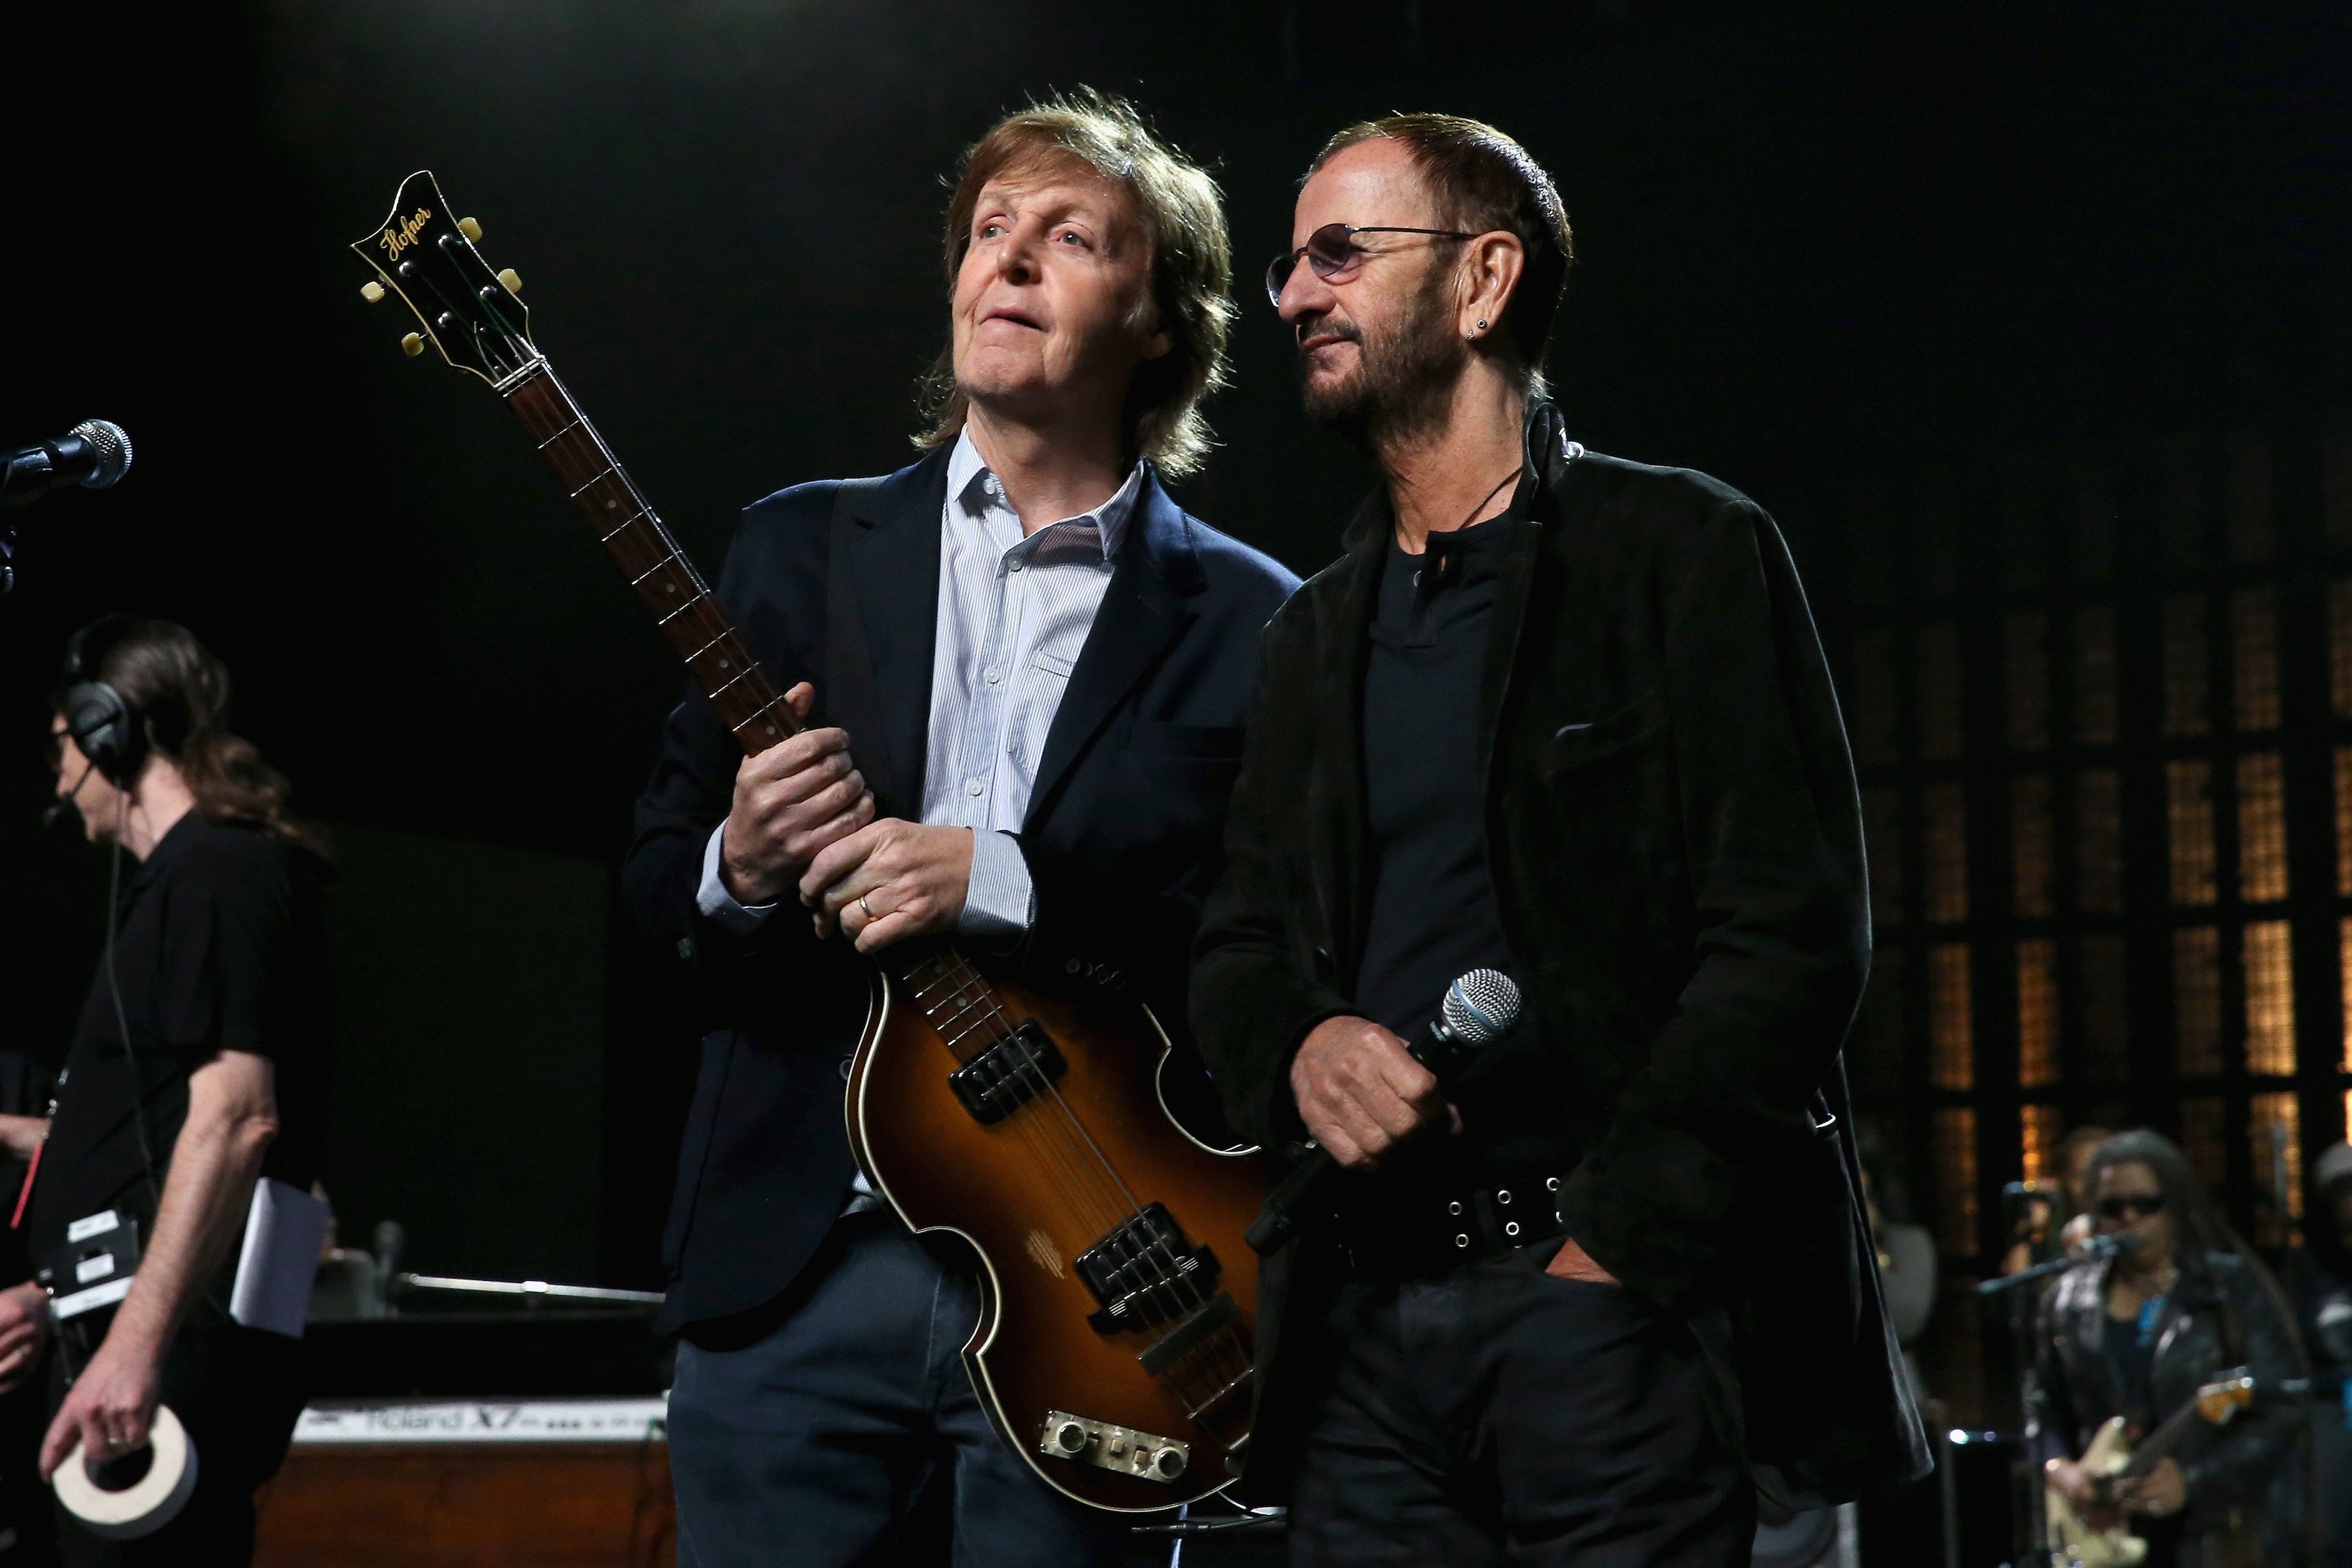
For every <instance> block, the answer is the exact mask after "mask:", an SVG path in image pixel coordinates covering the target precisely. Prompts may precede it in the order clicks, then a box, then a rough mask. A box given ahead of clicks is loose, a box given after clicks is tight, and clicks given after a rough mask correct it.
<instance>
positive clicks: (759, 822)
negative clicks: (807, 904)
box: [719, 681, 874, 907]
mask: <svg viewBox="0 0 2352 1568" xmlns="http://www.w3.org/2000/svg"><path fill="white" fill-rule="evenodd" d="M815 695H816V691H815V688H814V687H813V686H811V685H809V684H808V683H807V682H806V681H803V682H802V683H801V684H800V685H796V686H794V687H793V689H792V690H791V691H789V692H786V693H785V694H784V701H785V702H787V703H788V704H790V705H791V706H792V710H793V716H794V717H796V718H803V719H805V718H806V717H807V716H808V711H809V704H810V703H811V702H812V701H814V698H815ZM873 820H874V795H873V792H872V791H871V790H869V789H866V779H865V776H864V775H863V774H861V773H859V772H858V771H857V768H856V764H855V763H853V762H852V761H851V760H850V757H849V736H848V733H847V732H846V731H845V730H839V729H808V730H803V731H802V732H801V733H800V734H798V735H796V736H793V737H792V738H791V739H789V740H786V741H783V742H782V743H781V744H780V745H776V746H772V747H768V749H767V750H765V751H762V752H761V753H760V754H759V755H757V756H755V757H747V758H744V759H743V762H742V765H741V766H740V767H739V768H737V769H736V770H735V800H734V803H733V804H732V805H731V806H730V808H729V809H728V812H727V828H726V832H725V834H724V836H723V837H722V838H721V839H720V840H719V879H720V880H721V881H722V882H724V883H726V884H727V891H728V893H729V894H730V896H732V897H733V898H734V899H735V900H736V901H737V902H738V903H740V904H743V905H745V906H746V907H751V906H754V905H758V904H773V903H775V902H776V901H777V900H778V899H779V898H782V896H783V894H784V892H785V890H786V889H788V888H790V887H791V886H792V885H793V883H795V882H797V881H799V880H800V877H801V875H802V873H804V872H805V871H807V870H808V867H809V862H812V861H814V860H815V859H816V857H817V855H818V854H819V853H820V852H823V851H824V849H825V848H826V847H827V846H829V845H831V844H834V843H835V842H838V841H840V840H842V839H844V838H846V837H847V836H848V835H849V834H851V833H853V832H855V831H857V830H858V829H860V828H862V827H864V826H866V824H867V823H868V822H870V821H873Z"/></svg>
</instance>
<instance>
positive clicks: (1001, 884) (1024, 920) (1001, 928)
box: [956, 830, 1037, 939]
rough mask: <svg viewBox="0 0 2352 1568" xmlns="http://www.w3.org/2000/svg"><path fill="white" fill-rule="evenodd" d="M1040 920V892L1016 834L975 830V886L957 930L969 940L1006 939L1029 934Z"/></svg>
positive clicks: (966, 897)
mask: <svg viewBox="0 0 2352 1568" xmlns="http://www.w3.org/2000/svg"><path fill="white" fill-rule="evenodd" d="M1036 919H1037V888H1036V884H1035V883H1033V882H1031V881H1030V880H1029V862H1028V859H1027V857H1025V856H1024V855H1023V854H1022V852H1021V839H1020V836H1019V835H1018V834H1016V833H1006V832H987V831H980V830H974V831H973V832H972V835H971V885H970V886H969V887H968V888H967V889H966V891H965V893H964V895H963V913H962V914H961V915H958V916H957V917H956V929H957V930H958V931H959V932H961V933H962V934H963V935H964V936H983V937H996V938H999V939H1003V938H1005V937H1011V936H1023V935H1024V934H1026V933H1027V931H1028V929H1029V927H1030V926H1031V925H1034V924H1035V922H1036Z"/></svg>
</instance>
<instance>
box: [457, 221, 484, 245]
mask: <svg viewBox="0 0 2352 1568" xmlns="http://www.w3.org/2000/svg"><path fill="white" fill-rule="evenodd" d="M457 232H458V233H459V234H461V235H465V236H466V237H467V239H469V240H472V241H473V242H474V243H475V244H476V245H479V244H481V243H482V225H479V224H478V223H476V222H475V221H474V220H473V219H471V218H459V219H458V220H457Z"/></svg>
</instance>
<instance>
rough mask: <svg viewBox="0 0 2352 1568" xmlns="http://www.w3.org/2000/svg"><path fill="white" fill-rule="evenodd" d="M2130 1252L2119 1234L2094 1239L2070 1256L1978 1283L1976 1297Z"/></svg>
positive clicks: (2070, 1253) (2011, 1289) (1990, 1294)
mask: <svg viewBox="0 0 2352 1568" xmlns="http://www.w3.org/2000/svg"><path fill="white" fill-rule="evenodd" d="M2130 1250H2131V1248H2130V1246H2129V1244H2128V1243H2126V1241H2125V1240H2124V1238H2123V1234H2122V1233H2121V1232H2117V1233H2116V1234H2115V1235H2113V1236H2094V1237H2092V1238H2091V1239H2089V1240H2088V1241H2085V1242H2084V1243H2083V1244H2082V1245H2081V1246H2080V1247H2077V1248H2076V1249H2074V1250H2073V1251H2072V1252H2067V1253H2063V1254H2062V1255H2060V1256H2058V1257H2056V1258H2053V1259H2051V1260H2050V1261H2048V1262H2047V1263H2036V1264H2035V1265H2034V1266H2033V1267H2032V1268H2031V1269H2022V1270H2019V1271H2018V1272H2016V1273H2014V1274H2004V1275H2002V1276H2001V1277H2000V1279H1998V1280H1982V1281H1978V1283H1977V1294H1978V1295H1979V1296H1997V1295H1999V1294H2000V1292H2002V1291H2014V1290H2016V1289H2017V1288H2018V1287H2020V1286H2021V1285H2030V1284H2032V1283H2034V1282H2035V1281H2041V1280H2046V1279H2048V1278H2049V1277H2050V1276H2051V1275H2053V1274H2063V1273H2064V1272H2065V1271H2066V1270H2069V1269H2071V1268H2073V1267H2074V1265H2075V1264H2077V1263H2104V1262H2105V1261H2106V1260H2108V1259H2110V1258H2114V1257H2116V1256H2118V1255H2120V1254H2122V1253H2125V1252H2128V1251H2130Z"/></svg>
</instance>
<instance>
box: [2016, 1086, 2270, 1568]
mask: <svg viewBox="0 0 2352 1568" xmlns="http://www.w3.org/2000/svg"><path fill="white" fill-rule="evenodd" d="M2088 1184H2089V1189H2090V1193H2091V1212H2092V1214H2093V1215H2094V1216H2095V1223H2096V1225H2097V1228H2098V1234H2099V1235H2102V1236H2114V1235H2123V1236H2126V1237H2128V1238H2130V1240H2129V1241H2127V1242H2126V1248H2127V1250H2126V1251H2124V1252H2123V1253H2121V1254H2120V1255H2118V1256H2117V1257H2116V1258H2115V1259H2114V1260H2112V1261H2086V1262H2084V1263H2081V1264H2078V1265H2076V1266H2075V1267H2074V1268H2073V1269H2071V1270H2067V1271H2066V1272H2065V1273H2063V1274H2062V1275H2060V1276H2059V1279H2058V1282H2057V1283H2056V1284H2055V1285H2053V1286H2052V1287H2051V1288H2050V1291H2049V1294H2048V1295H2046V1296H2045V1297H2043V1299H2042V1310H2041V1321H2040V1325H2039V1328H2038V1331H2037V1333H2036V1335H2035V1343H2036V1354H2035V1366H2034V1371H2033V1378H2032V1392H2031V1402H2030V1404H2029V1406H2028V1420H2029V1425H2028V1440H2029V1442H2031V1443H2032V1445H2033V1446H2034V1448H2035V1449H2036V1452H2037V1455H2038V1457H2040V1458H2042V1459H2043V1460H2044V1468H2045V1470H2046V1474H2047V1477H2048V1480H2049V1483H2050V1485H2051V1486H2052V1488H2053V1489H2054V1490H2057V1491H2058V1492H2060V1493H2062V1494H2063V1496H2064V1497H2065V1498H2066V1500H2068V1501H2069V1502H2071V1503H2072V1504H2074V1509H2075V1511H2076V1512H2077V1513H2078V1514H2081V1515H2083V1516H2084V1518H2085V1520H2086V1521H2087V1522H2089V1523H2091V1524H2093V1525H2094V1526H2097V1527H2100V1528H2107V1529H2112V1528H2114V1527H2116V1525H2118V1524H2122V1523H2124V1522H2125V1516H2129V1528H2130V1529H2131V1530H2133V1531H2135V1532H2137V1533H2138V1534H2141V1535H2143V1536H2145V1537H2146V1538H2147V1542H2148V1554H2147V1563H2149V1564H2150V1565H2151V1568H2174V1565H2178V1568H2223V1565H2225V1564H2234V1563H2253V1562H2259V1561H2260V1560H2261V1559H2260V1557H2259V1555H2257V1554H2256V1548H2255V1546H2254V1543H2255V1542H2259V1541H2260V1540H2261V1539H2262V1537H2263V1517H2262V1515H2263V1508H2264V1504H2265V1500H2266V1497H2267V1494H2268V1493H2269V1491H2270V1489H2271V1485H2272V1481H2273V1477H2274V1476H2275V1475H2276V1474H2277V1472H2278V1471H2279V1469H2281V1467H2283V1466H2284V1465H2287V1464H2289V1463H2291V1462H2292V1461H2293V1458H2294V1448H2293V1444H2294V1436H2295V1431H2296V1427H2297V1426H2298V1424H2299V1418H2300V1416H2301V1410H2300V1404H2299V1402H2298V1401H2296V1400H2294V1399H2290V1398H2286V1397H2283V1396H2281V1395H2280V1393H2279V1392H2278V1385H2279V1384H2280V1383H2281V1382H2283V1381H2285V1380H2287V1379H2291V1378H2294V1377H2296V1376H2298V1375H2300V1367H2301V1364H2302V1355H2301V1352H2300V1351H2299V1350H2298V1348H2297V1346H2296V1343H2295V1338H2294V1330H2293V1328H2291V1327H2290V1326H2289V1320H2288V1314H2287V1313H2286V1312H2284V1311H2283V1310H2282V1309H2281V1306H2280V1304H2279V1303H2280V1296H2279V1292H2278V1288H2277V1286H2276V1285H2274V1284H2273V1283H2272V1281H2271V1280H2270V1277H2269V1275H2268V1273H2267V1272H2266V1271H2265V1270H2263V1266H2262V1264H2261V1263H2260V1262H2258V1261H2256V1260H2255V1259H2254V1257H2253V1256H2252V1253H2251V1252H2249V1251H2248V1250H2247V1249H2245V1248H2244V1247H2243V1246H2242V1245H2241V1244H2240V1243H2239V1241H2238V1239H2237V1237H2236V1236H2235V1234H2234V1233H2232V1232H2231V1228H2230V1226H2229V1222H2228V1221H2227V1220H2225V1219H2223V1218H2221V1216H2220V1215H2219V1214H2218V1213H2216V1212H2215V1211H2214V1209H2213V1207H2212V1206H2211V1205H2210V1203H2208V1202H2207V1201H2206V1198H2205V1195H2204V1193H2203V1191H2202V1190H2201V1189H2200V1187H2199V1186H2198V1184H2197V1178H2196V1176H2195V1173H2193V1172H2192V1171H2191V1170H2190V1169H2189V1162H2188V1161H2187V1160H2186V1159H2184V1158H2183V1157H2182V1156H2181V1153H2180V1151H2179V1149H2178V1148H2176V1147H2174V1146H2173V1145H2171V1144H2170V1143H2168V1141H2166V1140H2165V1139H2164V1138H2163V1137H2161V1136H2159V1135H2158V1134H2155V1133H2151V1132H2148V1131H2147V1130H2146V1129H2145V1128H2142V1129H2139V1130H2137V1131H2134V1132H2129V1133H2121V1134H2116V1136H2115V1137H2112V1138H2110V1139H2108V1140H2107V1141H2106V1142H2105V1143H2104V1144H2102V1145H2099V1149H2098V1152H2097V1153H2096V1154H2095V1155H2092V1156H2091V1164H2090V1169H2089V1172H2088ZM2239 1366H2243V1367H2245V1368H2246V1369H2247V1370H2248V1371H2250V1372H2252V1374H2253V1375H2254V1378H2255V1380H2256V1394H2255V1400H2254V1404H2253V1406H2252V1408H2251V1409H2248V1410H2245V1411H2242V1412H2241V1413H2240V1414H2239V1415H2237V1416H2235V1417H2234V1418H2233V1419H2231V1421H2230V1422H2229V1423H2228V1424H2227V1425H2225V1426H2222V1427H2210V1426H2207V1425H2205V1424H2203V1423H2201V1422H2200V1423H2198V1424H2197V1425H2196V1426H2195V1427H2193V1428H2192V1435H2191V1436H2190V1437H2189V1438H2188V1440H2187V1441H2186V1442H2185V1443H2184V1444H2183V1445H2182V1447H2181V1448H2180V1450H2179V1453H2178V1454H2176V1455H2167V1456H2165V1457H2163V1458H2159V1459H2158V1460H2157V1462H2156V1463H2155V1464H2154V1466H2152V1467H2150V1468H2148V1469H2147V1471H2146V1473H2145V1474H2142V1475H2138V1476H2136V1477H2132V1478H2130V1479H2120V1480H2117V1481H2116V1482H2115V1483H2114V1488H2113V1496H2112V1497H2111V1498H2110V1497H2107V1496H2103V1495H2102V1493H2101V1489H2100V1488H2099V1487H2098V1486H2097V1485H2096V1484H2095V1478H2093V1477H2092V1476H2090V1475H2089V1474H2087V1473H2086V1472H2085V1471H2084V1468H2083V1466H2082V1465H2081V1464H2080V1463H2079V1462H2078V1461H2077V1459H2076V1458H2075V1456H2077V1455H2079V1454H2080V1453H2082V1451H2083V1450H2084V1448H2086V1447H2088V1446H2089V1444H2090V1441H2091V1439H2092V1437H2095V1435H2096V1434H2097V1432H2098V1430H2099V1428H2100V1427H2101V1426H2103V1425H2104V1424H2105V1422H2106V1421H2107V1419H2108V1418H2109V1417H2110V1416H2124V1417H2125V1418H2126V1420H2127V1421H2128V1422H2129V1423H2130V1425H2131V1427H2132V1429H2133V1431H2134V1433H2135V1436H2137V1435H2138V1434H2144V1433H2146V1432H2147V1431H2149V1430H2150V1429H2152V1428H2154V1427H2156V1426H2157V1425H2158V1423H2160V1422H2161V1421H2162V1420H2163V1419H2164V1418H2165V1416H2168V1415H2169V1414H2170V1413H2171V1412H2172V1411H2173V1410H2175V1409H2177V1408H2178V1407H2179V1406H2181V1405H2183V1404H2185V1403H2186V1402H2187V1401H2188V1400H2189V1399H2190V1398H2191V1397H2193V1396H2195V1395H2196V1393H2197V1390H2198V1388H2199V1386H2200V1385H2202V1384H2205V1383H2208V1382H2210V1381H2211V1380H2213V1379H2214V1378H2215V1377H2216V1376H2218V1375H2221V1373H2223V1372H2226V1371H2228V1370H2230V1369H2231V1368H2233V1367H2239Z"/></svg>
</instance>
